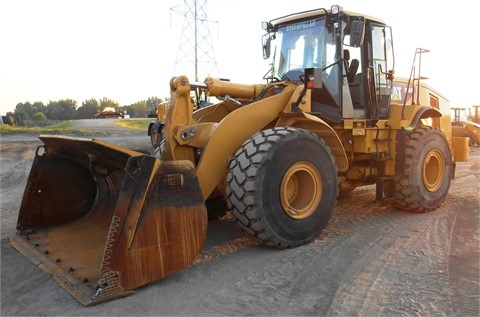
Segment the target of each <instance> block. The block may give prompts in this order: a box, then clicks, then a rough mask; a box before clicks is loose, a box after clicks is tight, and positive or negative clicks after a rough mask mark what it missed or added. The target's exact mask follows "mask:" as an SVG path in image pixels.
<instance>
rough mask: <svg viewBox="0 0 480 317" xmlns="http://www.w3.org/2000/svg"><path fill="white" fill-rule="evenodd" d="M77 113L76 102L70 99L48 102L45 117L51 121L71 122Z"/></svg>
mask: <svg viewBox="0 0 480 317" xmlns="http://www.w3.org/2000/svg"><path fill="white" fill-rule="evenodd" d="M76 111H77V102H76V101H75V100H72V99H61V100H58V101H50V102H49V103H48V105H47V113H46V114H47V116H48V118H50V119H51V120H73V119H75V115H76Z"/></svg>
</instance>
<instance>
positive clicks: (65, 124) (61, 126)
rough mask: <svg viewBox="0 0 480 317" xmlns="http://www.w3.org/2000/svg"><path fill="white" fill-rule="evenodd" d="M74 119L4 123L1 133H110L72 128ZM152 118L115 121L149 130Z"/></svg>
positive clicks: (118, 123) (132, 127)
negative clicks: (43, 123)
mask: <svg viewBox="0 0 480 317" xmlns="http://www.w3.org/2000/svg"><path fill="white" fill-rule="evenodd" d="M73 122H74V120H65V121H61V122H57V123H54V124H51V125H48V126H41V127H40V126H39V127H20V126H11V125H8V124H2V125H1V129H0V135H1V134H14V133H33V134H74V135H88V134H93V133H96V134H98V133H104V134H108V132H107V131H106V130H102V129H74V128H72V125H73ZM150 122H152V119H151V118H150V119H134V120H131V119H121V120H117V121H115V124H116V125H118V126H120V127H123V128H128V129H134V130H141V131H147V129H148V125H149V123H150Z"/></svg>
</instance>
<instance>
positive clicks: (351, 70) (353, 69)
mask: <svg viewBox="0 0 480 317" xmlns="http://www.w3.org/2000/svg"><path fill="white" fill-rule="evenodd" d="M343 58H344V59H345V60H346V61H347V80H348V83H349V84H353V78H354V76H355V74H356V73H357V71H358V66H359V65H360V62H359V61H358V59H356V58H354V59H352V61H351V62H350V51H349V50H347V49H344V50H343Z"/></svg>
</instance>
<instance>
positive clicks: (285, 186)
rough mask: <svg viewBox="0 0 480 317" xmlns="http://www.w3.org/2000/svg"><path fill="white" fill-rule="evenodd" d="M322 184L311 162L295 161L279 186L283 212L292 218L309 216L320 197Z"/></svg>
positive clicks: (315, 207)
mask: <svg viewBox="0 0 480 317" xmlns="http://www.w3.org/2000/svg"><path fill="white" fill-rule="evenodd" d="M322 186H323V185H322V177H321V176H320V173H319V172H318V170H317V169H316V168H315V166H314V165H313V164H311V163H308V162H297V163H295V164H293V165H292V166H290V168H289V169H288V170H287V172H286V173H285V174H284V176H283V178H282V183H281V187H280V196H281V202H282V207H283V210H284V212H285V213H286V214H287V215H288V216H289V217H291V218H293V219H305V218H308V217H309V216H311V215H312V214H313V213H314V212H315V210H316V209H317V206H318V204H319V203H320V200H321V198H322Z"/></svg>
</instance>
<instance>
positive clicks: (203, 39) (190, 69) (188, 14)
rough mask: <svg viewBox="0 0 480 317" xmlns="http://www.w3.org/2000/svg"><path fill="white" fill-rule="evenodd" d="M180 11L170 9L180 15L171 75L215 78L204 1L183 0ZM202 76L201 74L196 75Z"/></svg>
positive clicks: (215, 70)
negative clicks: (178, 37) (178, 40)
mask: <svg viewBox="0 0 480 317" xmlns="http://www.w3.org/2000/svg"><path fill="white" fill-rule="evenodd" d="M183 4H184V10H183V11H181V10H177V9H176V8H175V7H173V8H171V9H170V10H171V11H173V12H176V13H179V14H181V15H183V16H184V19H183V27H182V34H181V37H180V42H179V45H178V51H177V59H176V61H175V69H174V76H179V75H186V76H188V77H189V78H195V81H199V79H202V80H203V78H205V77H207V76H216V77H218V68H217V62H216V59H215V53H214V50H213V44H212V40H211V35H210V28H209V24H210V23H217V24H218V22H217V21H210V20H208V17H207V0H184V1H183ZM200 76H202V77H200Z"/></svg>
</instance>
